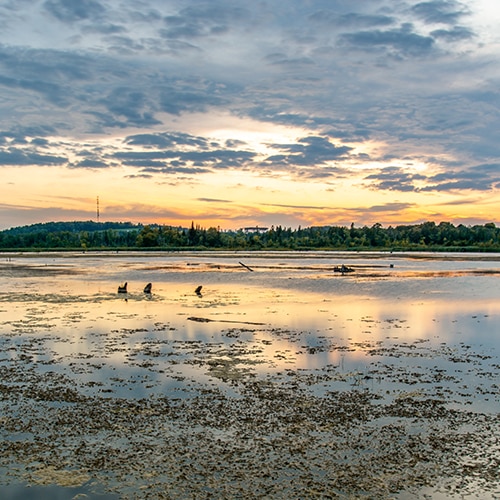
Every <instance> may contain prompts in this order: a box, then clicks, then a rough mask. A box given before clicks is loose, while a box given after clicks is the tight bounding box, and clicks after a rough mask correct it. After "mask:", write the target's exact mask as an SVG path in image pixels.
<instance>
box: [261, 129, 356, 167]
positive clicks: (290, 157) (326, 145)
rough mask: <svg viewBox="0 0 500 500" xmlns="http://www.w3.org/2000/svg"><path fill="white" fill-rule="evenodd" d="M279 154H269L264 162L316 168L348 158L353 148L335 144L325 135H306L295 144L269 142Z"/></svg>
mask: <svg viewBox="0 0 500 500" xmlns="http://www.w3.org/2000/svg"><path fill="white" fill-rule="evenodd" d="M270 146H271V147H272V148H274V149H278V150H280V151H281V153H280V154H277V155H273V156H269V157H268V158H266V159H265V160H264V162H263V163H264V164H268V165H272V164H275V163H277V164H281V165H284V164H286V165H290V166H302V167H312V168H317V167H319V166H321V165H325V164H327V163H329V162H332V161H339V160H345V159H347V158H349V156H350V152H351V151H352V149H353V148H351V147H350V146H336V145H335V144H332V143H331V142H330V140H329V139H328V138H327V137H321V136H308V137H303V138H301V139H299V140H298V141H297V142H296V143H295V144H270Z"/></svg>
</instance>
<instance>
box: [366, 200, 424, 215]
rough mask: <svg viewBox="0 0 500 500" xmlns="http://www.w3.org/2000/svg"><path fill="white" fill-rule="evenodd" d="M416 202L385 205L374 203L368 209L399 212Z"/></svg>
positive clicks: (371, 210)
mask: <svg viewBox="0 0 500 500" xmlns="http://www.w3.org/2000/svg"><path fill="white" fill-rule="evenodd" d="M414 206H415V204H414V203H399V202H392V203H384V204H383V205H373V206H371V207H369V208H368V209H367V210H368V211H369V212H379V213H380V212H399V211H402V210H406V209H407V208H411V207H414Z"/></svg>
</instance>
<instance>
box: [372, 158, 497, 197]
mask: <svg viewBox="0 0 500 500" xmlns="http://www.w3.org/2000/svg"><path fill="white" fill-rule="evenodd" d="M365 180H367V181H370V184H369V185H370V187H371V188H372V189H376V190H387V191H401V192H410V191H413V192H429V191H434V192H445V191H456V190H469V191H491V190H492V189H494V188H495V186H496V185H497V184H498V183H500V164H482V165H477V166H473V167H469V168H462V169H452V170H449V171H446V172H441V173H439V174H435V175H423V174H415V173H411V172H408V171H406V170H405V169H403V168H400V167H387V168H384V169H381V170H380V171H378V172H376V173H372V174H370V175H368V176H366V177H365Z"/></svg>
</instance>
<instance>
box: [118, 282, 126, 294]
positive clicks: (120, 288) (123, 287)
mask: <svg viewBox="0 0 500 500" xmlns="http://www.w3.org/2000/svg"><path fill="white" fill-rule="evenodd" d="M118 293H127V282H125V283H124V284H123V285H118Z"/></svg>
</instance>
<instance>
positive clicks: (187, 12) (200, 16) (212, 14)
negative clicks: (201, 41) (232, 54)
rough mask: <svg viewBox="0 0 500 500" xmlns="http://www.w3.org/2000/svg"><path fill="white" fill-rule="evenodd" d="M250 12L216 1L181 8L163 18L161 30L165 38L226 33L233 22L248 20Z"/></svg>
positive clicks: (196, 36) (198, 36) (199, 36)
mask: <svg viewBox="0 0 500 500" xmlns="http://www.w3.org/2000/svg"><path fill="white" fill-rule="evenodd" d="M250 18H251V13H250V11H248V10H247V9H244V8H241V7H235V6H233V5H223V4H221V5H218V4H217V3H216V2H213V3H210V4H200V5H196V6H191V7H186V8H184V9H181V10H180V11H179V13H178V14H176V15H170V16H166V17H165V18H164V22H165V26H166V28H165V29H163V30H161V35H162V36H163V37H165V38H174V39H177V38H201V37H206V36H214V35H215V36H216V35H221V34H224V33H227V32H228V31H229V30H230V29H231V28H232V27H233V24H234V23H238V22H241V21H248V20H249V19H250Z"/></svg>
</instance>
